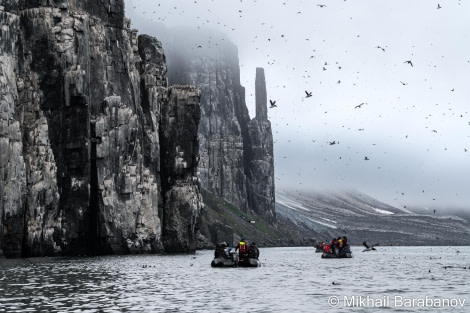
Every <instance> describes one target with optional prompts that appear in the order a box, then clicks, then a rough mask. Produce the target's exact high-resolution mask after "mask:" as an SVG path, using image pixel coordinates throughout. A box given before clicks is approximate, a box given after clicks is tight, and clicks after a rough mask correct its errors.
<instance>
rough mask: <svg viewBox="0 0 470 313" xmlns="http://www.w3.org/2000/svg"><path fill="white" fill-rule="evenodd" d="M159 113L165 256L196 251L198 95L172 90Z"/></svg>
mask: <svg viewBox="0 0 470 313" xmlns="http://www.w3.org/2000/svg"><path fill="white" fill-rule="evenodd" d="M168 97H169V105H167V106H165V107H164V108H163V109H162V131H161V140H162V145H161V147H162V155H163V156H164V157H163V158H162V171H161V172H162V194H163V199H164V207H163V242H164V245H165V250H166V251H167V252H189V251H194V250H195V249H196V236H195V233H196V228H197V227H198V225H197V224H198V217H199V213H200V211H201V206H202V198H201V194H200V192H199V180H198V177H197V176H196V175H197V164H198V156H197V155H198V151H199V145H198V138H197V129H198V123H199V119H200V114H201V113H200V107H199V99H200V93H199V90H197V89H196V88H194V87H188V86H173V87H171V88H170V89H169V93H168Z"/></svg>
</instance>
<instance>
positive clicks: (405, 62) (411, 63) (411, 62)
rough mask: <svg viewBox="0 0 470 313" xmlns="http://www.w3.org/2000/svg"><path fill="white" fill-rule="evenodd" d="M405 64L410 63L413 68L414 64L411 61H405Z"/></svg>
mask: <svg viewBox="0 0 470 313" xmlns="http://www.w3.org/2000/svg"><path fill="white" fill-rule="evenodd" d="M403 63H408V64H409V65H411V67H413V62H411V61H410V60H408V61H405V62H403Z"/></svg>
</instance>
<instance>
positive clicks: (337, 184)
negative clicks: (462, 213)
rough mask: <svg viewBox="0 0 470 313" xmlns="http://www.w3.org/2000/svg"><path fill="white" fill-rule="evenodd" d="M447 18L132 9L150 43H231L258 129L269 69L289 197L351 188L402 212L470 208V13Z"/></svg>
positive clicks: (417, 5)
mask: <svg viewBox="0 0 470 313" xmlns="http://www.w3.org/2000/svg"><path fill="white" fill-rule="evenodd" d="M320 4H325V5H326V6H325V7H321V6H319V5H320ZM440 6H441V8H440V9H438V8H437V7H438V2H437V1H429V0H421V1H420V0H414V1H406V0H394V1H382V0H361V1H359V0H347V1H344V0H335V1H301V0H295V1H288V0H284V1H275V0H274V1H273V0H257V1H247V0H243V1H240V0H232V1H228V0H223V1H222V0H213V1H209V0H182V1H155V0H126V14H127V16H129V17H130V18H131V19H132V22H133V26H134V27H135V28H137V29H139V30H140V32H141V33H143V32H146V33H150V32H151V29H152V28H150V27H149V26H148V25H149V23H150V22H152V23H154V22H161V23H164V24H165V25H166V26H168V27H172V26H177V25H186V26H191V27H194V28H195V29H199V30H200V31H201V32H204V31H205V30H207V29H218V30H220V31H222V32H224V33H226V34H227V36H228V37H229V38H230V39H231V40H232V41H233V42H234V43H235V44H236V45H237V46H238V48H239V62H240V66H241V78H242V85H243V86H245V88H246V94H247V99H246V101H247V105H248V108H249V110H250V114H251V116H252V117H253V115H254V112H255V110H254V101H255V97H254V79H255V68H256V67H258V66H261V67H264V68H265V74H266V80H267V91H268V98H270V99H273V100H276V101H277V102H276V104H277V105H278V107H277V108H275V109H269V112H268V113H269V118H270V120H271V122H272V126H273V132H274V140H275V146H274V150H275V151H274V152H275V176H276V187H277V188H283V187H296V188H302V189H310V188H311V189H322V188H327V189H331V188H343V187H347V188H355V189H357V190H360V191H362V192H365V193H368V194H370V195H371V196H374V197H376V198H378V199H380V200H382V201H385V202H388V203H390V204H392V205H397V206H405V205H407V206H410V205H414V204H420V205H424V206H435V207H442V208H444V207H450V206H459V207H463V208H470V205H469V203H470V192H469V191H468V190H470V177H469V176H470V113H469V111H470V88H469V87H468V77H469V73H470V19H469V18H468V16H469V13H470V2H469V1H459V0H452V1H441V2H440ZM198 27H199V28H198ZM152 35H155V36H156V37H157V38H158V34H152ZM213 43H214V42H212V43H210V42H206V43H201V45H210V44H213ZM382 48H383V49H382ZM405 61H411V62H412V64H413V66H411V64H409V63H405ZM305 90H308V91H311V92H312V94H313V96H312V97H310V98H305V92H304V91H305ZM361 103H364V104H363V105H362V106H361V107H360V108H356V106H358V105H360V104H361ZM333 141H335V142H336V144H334V145H330V142H333ZM366 157H367V158H368V159H369V160H365V158H366ZM423 191H424V192H423Z"/></svg>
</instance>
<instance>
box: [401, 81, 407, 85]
mask: <svg viewBox="0 0 470 313" xmlns="http://www.w3.org/2000/svg"><path fill="white" fill-rule="evenodd" d="M400 83H401V84H402V85H403V86H406V85H408V83H404V82H402V81H401V80H400Z"/></svg>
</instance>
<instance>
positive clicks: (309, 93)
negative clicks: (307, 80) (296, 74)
mask: <svg viewBox="0 0 470 313" xmlns="http://www.w3.org/2000/svg"><path fill="white" fill-rule="evenodd" d="M305 94H306V96H305V98H309V97H311V96H312V93H311V92H308V91H307V90H305Z"/></svg>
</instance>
